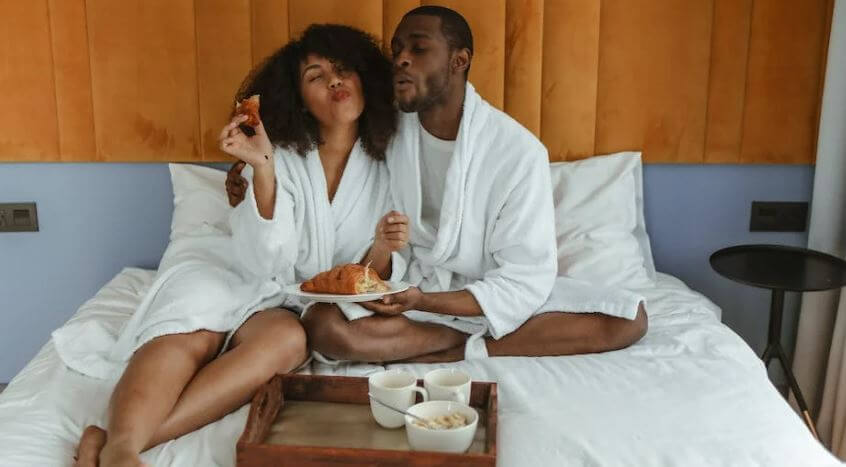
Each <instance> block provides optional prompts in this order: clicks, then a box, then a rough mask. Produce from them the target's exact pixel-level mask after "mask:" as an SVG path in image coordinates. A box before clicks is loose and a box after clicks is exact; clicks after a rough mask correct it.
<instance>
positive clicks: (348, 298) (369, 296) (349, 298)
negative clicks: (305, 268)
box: [282, 282, 411, 303]
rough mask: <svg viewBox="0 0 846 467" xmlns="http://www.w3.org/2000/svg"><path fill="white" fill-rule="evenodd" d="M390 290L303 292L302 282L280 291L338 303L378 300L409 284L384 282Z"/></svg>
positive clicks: (407, 286)
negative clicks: (347, 293) (339, 292)
mask: <svg viewBox="0 0 846 467" xmlns="http://www.w3.org/2000/svg"><path fill="white" fill-rule="evenodd" d="M386 283H387V284H388V287H390V288H391V290H389V291H387V292H374V293H361V294H355V295H335V294H330V293H313V292H303V291H302V290H300V286H301V285H302V282H300V283H299V284H290V285H286V286H285V287H284V288H283V289H282V291H283V292H285V293H286V294H289V295H296V296H298V297H303V298H308V299H310V300H314V301H318V302H324V303H339V302H350V303H358V302H369V301H373V300H378V299H380V298H382V297H383V296H385V295H390V294H394V293H398V292H402V291H404V290H407V289H408V288H409V287H410V286H411V285H410V284H408V283H405V282H386Z"/></svg>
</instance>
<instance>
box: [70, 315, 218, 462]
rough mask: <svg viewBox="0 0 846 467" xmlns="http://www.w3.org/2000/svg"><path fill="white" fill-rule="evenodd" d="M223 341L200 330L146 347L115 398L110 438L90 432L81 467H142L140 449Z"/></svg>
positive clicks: (131, 365)
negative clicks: (135, 466) (98, 466)
mask: <svg viewBox="0 0 846 467" xmlns="http://www.w3.org/2000/svg"><path fill="white" fill-rule="evenodd" d="M223 339H224V334H222V333H215V332H210V331H197V332H193V333H189V334H172V335H167V336H162V337H158V338H156V339H153V340H151V341H150V342H148V343H146V344H144V345H143V346H141V348H140V349H138V350H137V351H136V352H135V354H134V355H133V356H132V358H131V359H130V360H129V365H128V366H127V368H126V370H125V371H124V373H123V376H121V378H120V381H118V383H117V385H116V386H115V389H114V392H113V393H112V398H111V401H110V403H109V424H108V435H107V436H104V435H105V433H101V432H98V430H97V429H96V428H91V427H89V428H86V430H85V433H84V435H83V438H82V439H81V440H80V444H79V453H78V457H79V461H78V463H77V465H79V466H86V467H88V466H96V465H97V459H98V457H99V459H100V461H102V463H103V464H104V466H112V465H141V464H140V459H139V457H138V454H139V453H140V452H141V449H142V448H143V447H144V446H145V445H146V444H147V442H148V441H149V439H150V438H151V437H152V436H153V434H154V433H155V431H156V430H157V429H158V428H159V426H161V424H162V422H163V421H164V420H165V418H166V417H167V415H168V414H169V413H170V412H171V410H173V407H174V405H175V404H176V401H177V400H178V399H179V396H180V394H181V393H182V390H183V389H184V388H185V386H186V385H187V384H188V382H189V381H191V379H192V378H193V377H194V375H195V374H196V373H197V371H198V370H199V369H200V368H201V367H202V366H203V365H205V364H206V363H207V362H209V361H210V360H211V359H212V358H214V356H215V355H216V354H217V352H218V351H219V349H220V346H221V345H222V344H223ZM103 441H105V444H104V445H103V444H102V443H103ZM95 451H99V452H95Z"/></svg>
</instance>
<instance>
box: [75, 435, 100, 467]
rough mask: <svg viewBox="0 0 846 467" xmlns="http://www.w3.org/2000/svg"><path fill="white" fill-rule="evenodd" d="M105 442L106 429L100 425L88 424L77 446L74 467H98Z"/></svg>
mask: <svg viewBox="0 0 846 467" xmlns="http://www.w3.org/2000/svg"><path fill="white" fill-rule="evenodd" d="M105 444H106V431H105V430H103V429H102V428H100V427H98V426H94V425H89V426H87V427H86V428H85V430H84V431H83V432H82V437H81V438H80V439H79V446H77V448H76V457H75V458H74V459H75V460H76V462H74V463H73V465H74V467H97V466H98V465H99V462H98V458H99V457H100V451H101V450H102V449H103V446H104V445H105Z"/></svg>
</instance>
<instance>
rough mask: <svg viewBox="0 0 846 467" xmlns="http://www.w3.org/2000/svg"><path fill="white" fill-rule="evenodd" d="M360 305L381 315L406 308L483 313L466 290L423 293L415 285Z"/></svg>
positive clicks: (433, 311) (459, 314) (402, 310)
mask: <svg viewBox="0 0 846 467" xmlns="http://www.w3.org/2000/svg"><path fill="white" fill-rule="evenodd" d="M361 306H363V307H364V308H367V309H368V310H370V311H375V312H376V313H380V314H383V315H398V314H400V313H403V312H406V311H408V310H420V311H428V312H429V313H439V314H442V315H452V316H482V315H483V314H484V313H483V311H482V307H481V306H479V302H477V301H476V297H474V296H473V294H471V293H470V292H468V291H466V290H457V291H455V292H430V293H425V292H421V291H420V289H418V288H417V287H411V288H409V289H408V290H406V291H404V292H400V293H395V294H391V295H385V296H384V297H382V300H381V301H376V302H365V303H361Z"/></svg>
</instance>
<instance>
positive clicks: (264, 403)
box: [238, 376, 285, 444]
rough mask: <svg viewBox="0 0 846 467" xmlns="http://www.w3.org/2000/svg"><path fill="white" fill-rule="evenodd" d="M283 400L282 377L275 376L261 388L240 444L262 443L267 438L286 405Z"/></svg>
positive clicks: (254, 397) (252, 405)
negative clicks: (283, 406)
mask: <svg viewBox="0 0 846 467" xmlns="http://www.w3.org/2000/svg"><path fill="white" fill-rule="evenodd" d="M284 402H285V401H284V399H283V398H282V377H281V376H275V377H274V378H273V379H271V380H270V382H269V383H267V384H266V385H264V386H262V387H261V388H259V390H258V392H256V395H255V396H253V401H252V403H251V404H250V414H249V416H248V417H247V425H246V427H245V428H244V433H243V434H242V435H241V439H239V440H238V443H239V444H241V443H261V442H262V441H264V440H265V438H267V434H268V433H269V432H270V427H271V426H272V425H273V422H274V421H275V420H276V415H277V414H279V410H280V409H281V408H282V405H283V404H284Z"/></svg>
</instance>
